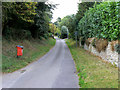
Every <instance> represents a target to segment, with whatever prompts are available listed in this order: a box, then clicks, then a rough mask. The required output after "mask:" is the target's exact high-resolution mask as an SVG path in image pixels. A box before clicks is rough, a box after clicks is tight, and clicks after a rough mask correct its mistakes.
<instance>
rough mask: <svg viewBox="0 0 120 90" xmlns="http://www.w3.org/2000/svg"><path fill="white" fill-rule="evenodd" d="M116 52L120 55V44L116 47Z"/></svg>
mask: <svg viewBox="0 0 120 90" xmlns="http://www.w3.org/2000/svg"><path fill="white" fill-rule="evenodd" d="M115 51H116V52H118V54H120V44H116V45H115Z"/></svg>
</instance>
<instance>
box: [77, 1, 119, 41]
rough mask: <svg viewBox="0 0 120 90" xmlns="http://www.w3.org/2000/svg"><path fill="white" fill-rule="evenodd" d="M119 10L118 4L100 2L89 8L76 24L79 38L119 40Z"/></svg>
mask: <svg viewBox="0 0 120 90" xmlns="http://www.w3.org/2000/svg"><path fill="white" fill-rule="evenodd" d="M119 9H120V2H102V3H101V4H98V5H96V4H95V5H94V7H93V8H89V10H88V11H86V12H85V16H84V17H83V18H82V19H81V20H80V21H79V24H78V30H79V35H80V37H83V38H91V37H97V38H104V39H108V40H109V41H112V40H117V39H120V22H119V18H120V15H119Z"/></svg>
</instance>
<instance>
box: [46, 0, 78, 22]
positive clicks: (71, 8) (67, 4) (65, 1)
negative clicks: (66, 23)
mask: <svg viewBox="0 0 120 90" xmlns="http://www.w3.org/2000/svg"><path fill="white" fill-rule="evenodd" d="M48 1H49V2H52V3H53V4H60V5H58V6H57V9H55V10H54V11H53V19H52V22H55V21H56V19H57V18H58V17H60V18H63V17H65V16H66V15H71V14H75V13H76V12H77V10H78V4H77V3H78V2H79V0H48Z"/></svg>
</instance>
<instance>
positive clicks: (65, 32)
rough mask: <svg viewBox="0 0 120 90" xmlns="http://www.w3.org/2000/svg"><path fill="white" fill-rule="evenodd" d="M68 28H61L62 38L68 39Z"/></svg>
mask: <svg viewBox="0 0 120 90" xmlns="http://www.w3.org/2000/svg"><path fill="white" fill-rule="evenodd" d="M68 33H69V32H68V28H67V27H66V26H62V27H61V38H67V36H68Z"/></svg>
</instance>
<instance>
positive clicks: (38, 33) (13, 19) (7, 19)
mask: <svg viewBox="0 0 120 90" xmlns="http://www.w3.org/2000/svg"><path fill="white" fill-rule="evenodd" d="M54 8H55V5H52V4H49V3H45V2H3V3H2V11H3V14H2V25H3V26H2V27H3V29H2V33H3V36H5V37H7V38H9V37H11V38H13V39H16V38H20V39H24V38H28V37H30V36H31V37H33V38H39V39H40V38H41V37H44V38H48V31H49V22H50V20H51V18H52V9H54ZM11 28H12V29H11ZM15 33H17V34H16V37H14V36H15V35H14V34H15ZM18 34H19V36H17V35H18ZM21 34H22V35H23V34H25V37H24V36H22V35H21ZM26 34H27V35H26Z"/></svg>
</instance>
